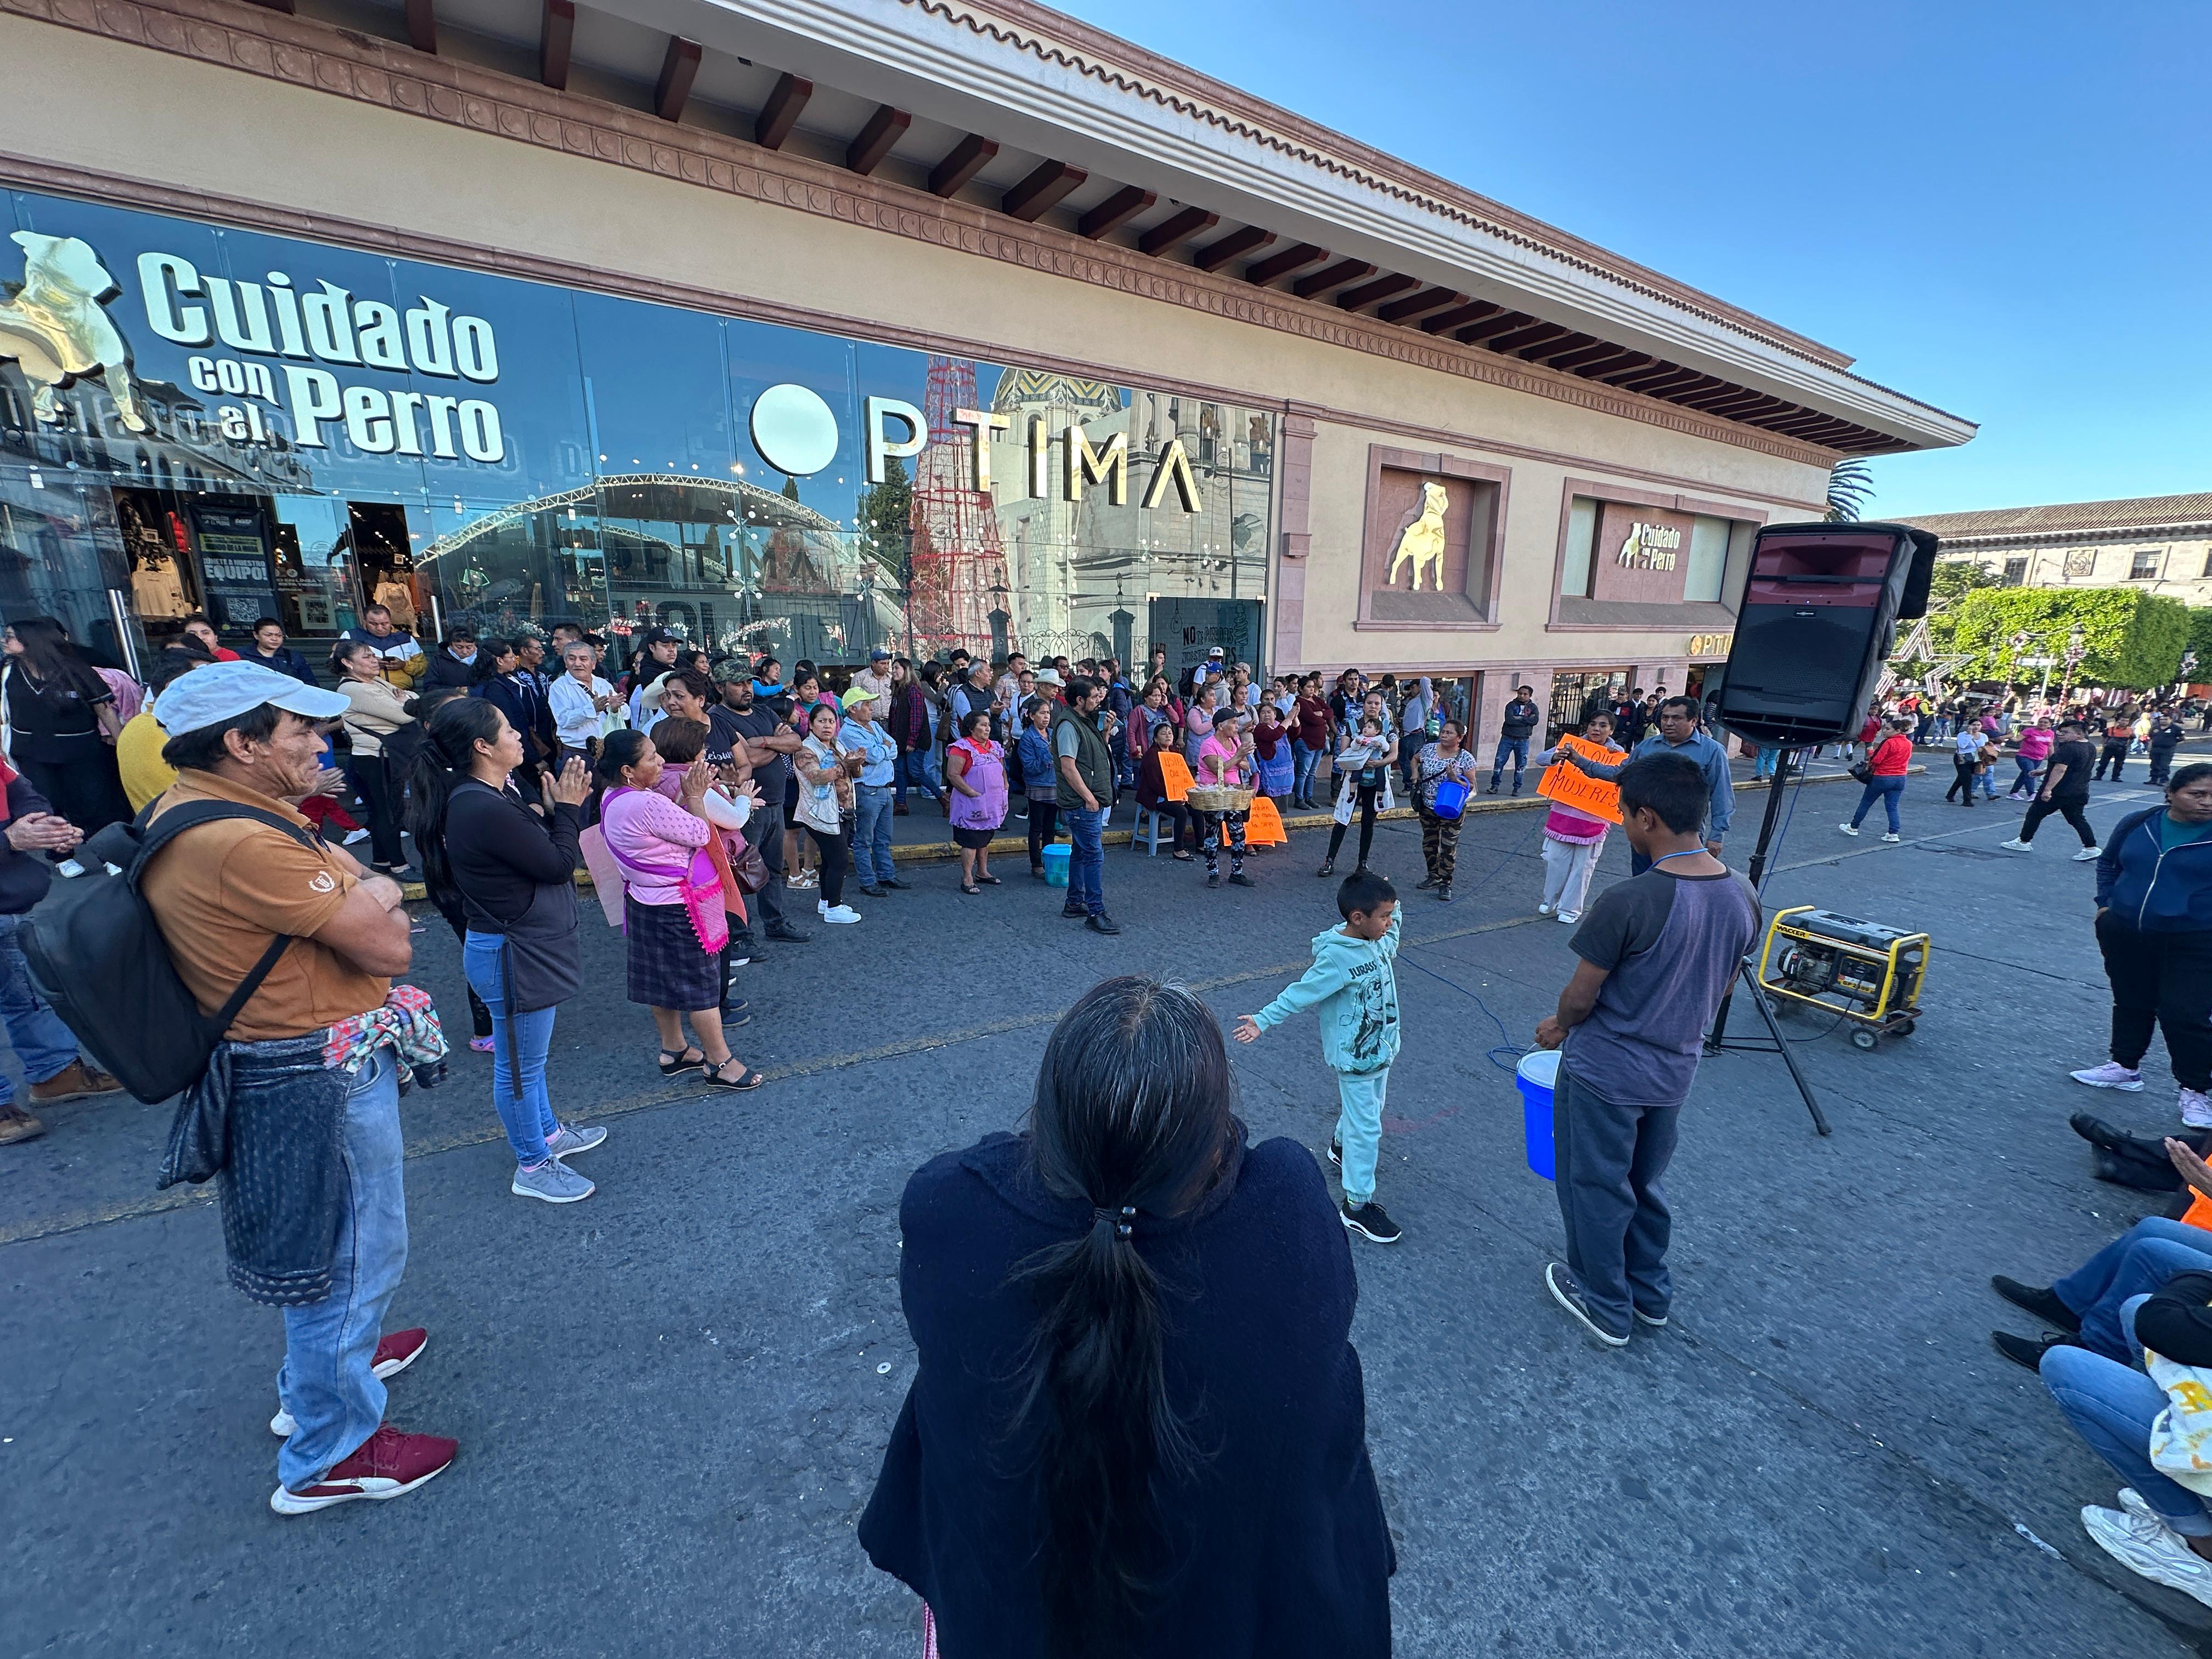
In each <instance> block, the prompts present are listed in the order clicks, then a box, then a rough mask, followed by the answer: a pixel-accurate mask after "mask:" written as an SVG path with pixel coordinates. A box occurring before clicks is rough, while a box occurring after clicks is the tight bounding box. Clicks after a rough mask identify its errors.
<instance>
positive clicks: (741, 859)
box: [730, 841, 768, 898]
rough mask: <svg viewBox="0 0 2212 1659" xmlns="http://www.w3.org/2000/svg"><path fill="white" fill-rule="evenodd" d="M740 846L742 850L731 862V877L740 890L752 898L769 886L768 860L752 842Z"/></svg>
mask: <svg viewBox="0 0 2212 1659" xmlns="http://www.w3.org/2000/svg"><path fill="white" fill-rule="evenodd" d="M739 845H740V848H741V849H742V850H741V851H739V853H738V855H737V856H736V857H735V858H733V859H732V860H730V875H731V877H732V879H734V880H735V881H736V882H737V884H738V891H739V892H740V893H743V894H744V896H746V897H747V898H750V897H751V896H753V895H754V894H755V893H757V892H759V891H760V890H761V889H762V888H763V887H765V886H767V885H768V860H766V859H764V858H763V857H762V856H761V855H760V848H757V847H756V846H754V845H753V844H752V842H750V841H745V842H740V843H739Z"/></svg>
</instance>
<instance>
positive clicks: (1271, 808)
mask: <svg viewBox="0 0 2212 1659" xmlns="http://www.w3.org/2000/svg"><path fill="white" fill-rule="evenodd" d="M1289 840H1290V837H1289V836H1286V835H1285V834H1284V833H1283V815H1282V814H1281V813H1280V812H1278V811H1276V810H1275V803H1274V802H1273V801H1271V800H1269V799H1267V797H1266V796H1265V795H1255V796H1253V797H1252V812H1251V816H1250V817H1248V818H1246V819H1245V821H1244V841H1245V843H1246V845H1248V846H1251V847H1274V846H1279V845H1281V844H1283V843H1285V842H1288V841H1289Z"/></svg>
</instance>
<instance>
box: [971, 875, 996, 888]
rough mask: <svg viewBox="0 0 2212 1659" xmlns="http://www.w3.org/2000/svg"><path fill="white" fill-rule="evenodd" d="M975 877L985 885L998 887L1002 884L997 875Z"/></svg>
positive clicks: (979, 882)
mask: <svg viewBox="0 0 2212 1659" xmlns="http://www.w3.org/2000/svg"><path fill="white" fill-rule="evenodd" d="M975 879H976V881H977V883H978V884H981V885H982V886H985V887H996V886H998V885H1000V882H999V878H997V877H996V876H978V877H976V878H975Z"/></svg>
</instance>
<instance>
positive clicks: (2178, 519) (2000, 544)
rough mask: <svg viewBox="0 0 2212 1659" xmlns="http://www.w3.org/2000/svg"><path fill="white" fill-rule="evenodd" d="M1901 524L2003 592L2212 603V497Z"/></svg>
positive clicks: (2001, 510)
mask: <svg viewBox="0 0 2212 1659" xmlns="http://www.w3.org/2000/svg"><path fill="white" fill-rule="evenodd" d="M1905 523H1907V524H1911V525H1915V526H1918V527H1919V528H1921V529H1923V530H1932V531H1934V532H1936V534H1937V535H1938V536H1940V537H1942V538H1943V548H1942V555H1941V556H1942V557H1943V558H1945V559H1953V560H1960V561H1966V560H1972V562H1974V563H1976V564H1978V565H1980V566H1981V567H1982V568H1983V569H1984V570H1986V571H1988V572H1989V573H1990V574H1991V575H1993V576H1995V577H1996V579H1997V580H1998V581H1999V582H2001V583H2002V584H2003V585H2004V586H2007V587H2141V588H2143V589H2145V590H2146V591H2148V592H2154V593H2163V594H2165V595H2166V597H2167V598H2169V599H2179V600H2182V601H2183V602H2184V603H2185V604H2188V605H2212V493H2207V494H2203V495H2146V496H2142V497H2139V498H2137V499H2136V500H2133V501H2073V502H2069V503H2065V504H2063V505H2061V506H2057V507H1993V508H1990V510H1988V511H1986V512H1981V513H1936V514H1935V515H1933V516H1932V517H1929V518H1923V519H1907V520H1905Z"/></svg>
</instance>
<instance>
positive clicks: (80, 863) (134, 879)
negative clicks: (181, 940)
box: [19, 801, 318, 1103]
mask: <svg viewBox="0 0 2212 1659" xmlns="http://www.w3.org/2000/svg"><path fill="white" fill-rule="evenodd" d="M149 810H150V809H149ZM222 818H251V819H252V820H253V821H254V822H255V823H265V824H267V825H268V826H269V827H270V829H281V830H283V832H284V833H285V834H286V835H288V836H291V837H292V839H293V840H295V841H296V842H300V843H301V845H302V846H305V847H310V848H312V847H314V846H316V845H317V844H318V843H317V841H316V837H315V836H314V833H313V831H312V830H309V829H303V828H301V826H300V825H298V824H296V823H289V822H287V821H286V820H284V819H283V818H280V817H276V816H275V815H274V814H273V813H270V812H264V811H258V810H256V809H255V808H253V807H251V806H239V805H232V804H230V803H229V802H227V801H191V802H187V803H186V804H185V805H181V806H176V807H173V808H172V809H170V810H169V811H167V812H164V813H163V814H161V818H160V820H159V821H158V822H156V823H152V824H149V823H147V822H146V819H145V815H144V814H143V813H142V814H141V815H140V816H139V817H138V819H137V821H136V822H134V823H115V824H110V825H109V826H108V827H107V828H106V829H103V830H101V831H100V833H99V834H98V835H96V836H93V837H92V838H91V839H90V840H89V841H88V842H85V843H84V845H83V846H82V847H80V848H77V850H76V856H75V857H74V858H72V859H71V860H69V861H68V862H67V863H64V864H62V865H60V866H57V868H56V872H55V880H54V884H53V885H52V887H50V888H48V889H47V890H46V897H44V898H42V899H40V901H39V902H38V903H37V904H35V905H34V906H33V907H32V908H31V910H30V913H29V914H28V915H26V916H25V917H24V918H23V921H22V924H21V932H20V934H19V939H20V942H21V945H22V947H23V955H24V957H25V958H26V959H27V961H28V962H29V963H30V967H31V978H32V981H33V983H35V984H36V985H37V987H38V988H39V994H40V995H41V996H43V997H45V998H46V1000H47V1001H48V1002H50V1003H52V1005H53V1009H54V1012H56V1013H57V1014H59V1015H60V1016H61V1019H62V1024H64V1025H66V1026H68V1027H69V1028H70V1031H71V1032H72V1033H73V1034H74V1035H75V1036H76V1039H77V1041H78V1042H82V1044H84V1046H85V1047H86V1048H88V1049H89V1050H90V1051H91V1052H92V1054H94V1056H95V1057H96V1058H97V1059H98V1060H100V1064H101V1065H102V1066H106V1069H107V1070H108V1071H110V1072H112V1073H114V1075H115V1077H116V1079H118V1081H119V1082H121V1083H122V1085H123V1086H124V1087H125V1088H126V1089H128V1090H130V1091H131V1093H132V1094H134V1095H136V1096H137V1097H138V1098H139V1099H141V1100H143V1101H146V1102H149V1103H152V1102H154V1101H159V1100H167V1098H168V1097H170V1096H172V1095H173V1094H177V1093H179V1091H183V1090H185V1089H188V1088H190V1087H191V1085H193V1084H195V1083H197V1082H198V1081H199V1079H200V1077H201V1074H202V1073H204V1072H205V1071H206V1070H207V1066H208V1057H209V1056H210V1054H213V1053H214V1052H215V1046H216V1043H218V1042H222V1034H223V1033H224V1032H225V1031H227V1030H229V1029H230V1023H231V1021H233V1020H234V1019H235V1018H238V1011H239V1010H240V1008H243V1007H244V1006H246V1000H247V999H248V998H249V997H251V996H252V994H254V992H256V991H258V989H260V988H261V981H263V980H264V979H266V978H267V977H268V976H269V970H270V969H272V968H274V967H275V966H276V959H277V958H278V957H281V956H283V954H284V948H285V946H287V945H289V944H291V942H292V940H291V938H290V936H289V935H287V934H282V933H280V934H278V935H277V936H276V938H274V939H270V941H269V948H268V949H267V950H266V951H263V952H262V953H261V960H260V961H258V962H257V963H254V965H253V971H252V973H250V974H248V975H246V978H245V980H244V981H242V982H241V983H240V986H239V987H238V988H237V989H236V990H235V991H234V992H232V993H231V994H230V999H229V1000H228V1001H227V1002H225V1003H224V1004H223V1006H222V1008H221V1009H219V1010H218V1011H217V1012H216V1013H215V1014H214V1015H212V1016H210V1015H206V1014H203V1013H202V1012H200V1010H199V1004H198V1003H197V1002H196V1001H195V1000H193V998H192V994H191V992H190V991H188V990H187V989H185V982H184V981H183V980H181V979H179V977H178V976H177V969H176V965H175V964H174V963H173V962H172V961H171V960H170V957H169V945H168V941H167V939H164V938H163V937H162V935H161V924H160V923H158V922H157V921H155V919H154V912H153V908H152V907H151V906H149V904H148V903H147V902H146V900H145V897H144V896H143V894H142V893H140V892H139V890H138V883H139V880H140V878H141V877H142V876H143V873H144V872H145V868H146V865H147V861H148V860H150V859H151V858H152V857H153V856H154V854H156V853H158V852H160V851H161V848H164V847H166V846H167V845H168V844H169V842H172V841H173V840H175V839H176V838H177V836H179V835H181V834H183V833H184V832H185V830H187V829H195V828H197V826H199V825H200V824H203V823H215V822H216V821H217V820H219V819H222Z"/></svg>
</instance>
